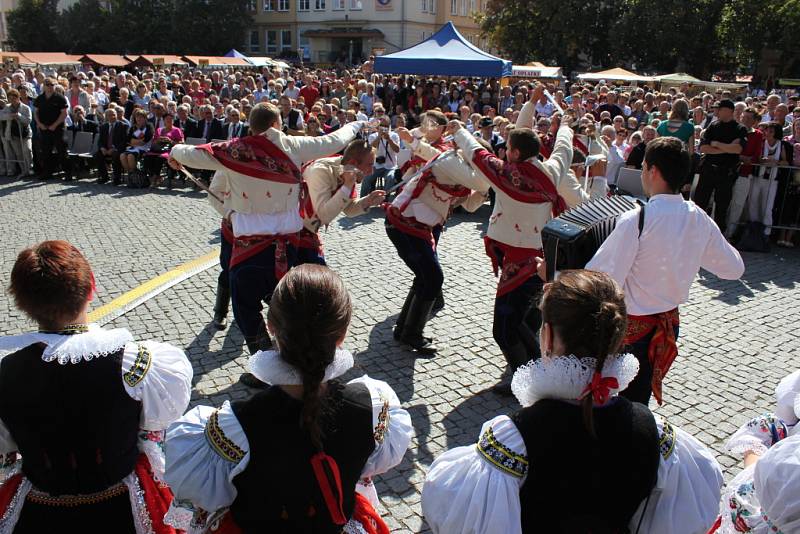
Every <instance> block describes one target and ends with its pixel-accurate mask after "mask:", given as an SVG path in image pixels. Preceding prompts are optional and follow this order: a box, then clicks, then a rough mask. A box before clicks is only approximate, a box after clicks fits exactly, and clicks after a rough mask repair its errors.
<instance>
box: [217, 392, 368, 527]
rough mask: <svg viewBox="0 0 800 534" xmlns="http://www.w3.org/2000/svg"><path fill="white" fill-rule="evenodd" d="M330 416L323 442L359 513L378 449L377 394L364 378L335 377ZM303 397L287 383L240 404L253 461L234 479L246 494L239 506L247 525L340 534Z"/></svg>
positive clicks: (349, 505) (349, 504)
mask: <svg viewBox="0 0 800 534" xmlns="http://www.w3.org/2000/svg"><path fill="white" fill-rule="evenodd" d="M325 405H326V409H325V412H324V413H325V414H326V415H325V416H324V418H323V421H324V422H323V425H322V426H323V429H324V436H323V448H324V451H325V454H327V455H329V456H332V457H333V458H334V460H336V463H337V465H338V467H339V473H340V476H341V481H342V491H343V494H344V499H343V500H344V506H343V509H344V514H345V517H348V518H349V517H351V516H352V514H353V508H354V506H355V487H356V483H357V482H358V479H359V478H360V477H361V471H362V470H363V468H364V465H365V464H366V462H367V459H368V458H369V455H370V454H372V451H373V450H374V449H375V441H374V438H373V429H372V401H371V397H370V393H369V390H368V389H367V387H366V386H364V385H363V384H353V385H348V386H342V385H341V384H340V383H338V382H336V381H331V382H329V383H328V393H327V395H326V400H325ZM302 407H303V404H302V402H300V401H298V400H297V399H294V398H292V397H290V396H289V395H287V394H286V393H285V392H284V391H283V390H281V389H280V388H279V387H271V388H269V389H267V390H266V391H263V392H261V393H258V394H256V395H255V396H253V397H252V398H250V399H249V400H246V401H240V402H236V403H234V404H233V412H234V413H235V414H236V418H237V419H238V420H239V424H241V426H242V429H243V430H244V432H245V434H246V435H247V441H248V442H249V444H250V461H249V463H248V465H247V468H246V469H245V470H244V471H243V472H242V473H241V474H239V475H238V476H237V477H236V478H235V479H234V480H233V483H234V485H235V486H236V489H237V490H238V496H237V497H236V500H235V501H234V503H233V505H232V506H231V511H232V513H233V517H234V519H235V520H236V523H237V525H239V527H240V528H241V529H242V530H243V531H244V532H245V533H246V534H249V533H262V532H269V533H270V534H302V533H312V532H313V533H314V534H325V533H331V534H334V533H336V534H338V533H339V532H341V527H340V526H336V525H334V524H333V522H332V520H331V517H330V513H329V512H328V509H327V507H326V506H325V501H324V499H323V497H322V492H321V490H320V489H319V485H318V484H317V480H316V478H315V477H314V471H313V469H312V467H311V463H310V459H311V457H312V456H313V455H314V454H315V453H316V452H317V451H316V450H315V449H314V447H313V445H312V444H311V440H310V438H309V436H308V434H307V432H305V431H304V430H303V429H301V428H300V415H301V410H302Z"/></svg>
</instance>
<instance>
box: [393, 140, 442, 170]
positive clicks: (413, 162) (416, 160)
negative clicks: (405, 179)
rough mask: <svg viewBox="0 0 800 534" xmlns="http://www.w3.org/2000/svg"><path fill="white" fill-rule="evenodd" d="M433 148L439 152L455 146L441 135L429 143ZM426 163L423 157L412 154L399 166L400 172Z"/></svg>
mask: <svg viewBox="0 0 800 534" xmlns="http://www.w3.org/2000/svg"><path fill="white" fill-rule="evenodd" d="M430 145H431V146H432V147H433V148H435V149H437V150H438V151H439V152H446V151H448V150H450V149H451V148H455V147H454V146H453V144H452V143H449V142H447V141H445V140H444V139H442V138H441V137H440V138H439V139H437V140H436V141H434V142H433V143H431V144H430ZM425 163H427V162H426V161H425V160H424V159H422V158H421V157H419V156H412V157H411V159H410V160H408V161H406V162H405V163H404V164H403V166H402V167H400V174H401V175H403V174H405V173H406V171H408V169H410V168H412V167H414V168H417V167H422V166H423V165H425Z"/></svg>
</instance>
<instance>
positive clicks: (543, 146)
mask: <svg viewBox="0 0 800 534" xmlns="http://www.w3.org/2000/svg"><path fill="white" fill-rule="evenodd" d="M554 143H555V139H554V138H553V136H552V135H550V134H549V133H548V134H547V135H541V136H539V154H540V155H541V156H542V158H544V159H547V158H549V157H550V156H551V155H552V154H553V144H554Z"/></svg>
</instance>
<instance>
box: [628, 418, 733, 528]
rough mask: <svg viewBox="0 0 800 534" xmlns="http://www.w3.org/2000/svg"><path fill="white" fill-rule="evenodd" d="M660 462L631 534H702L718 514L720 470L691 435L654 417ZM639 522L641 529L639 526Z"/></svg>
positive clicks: (703, 446) (635, 517)
mask: <svg viewBox="0 0 800 534" xmlns="http://www.w3.org/2000/svg"><path fill="white" fill-rule="evenodd" d="M656 422H657V424H658V431H659V436H660V439H659V445H660V449H661V458H660V463H659V466H658V481H657V482H656V486H655V488H653V491H652V492H651V493H650V499H649V501H648V500H645V502H643V503H642V504H641V505H640V506H639V509H638V510H637V511H636V513H635V514H634V516H633V518H632V519H631V522H630V524H629V528H630V531H631V532H637V529H638V532H647V533H648V534H705V533H706V532H707V531H708V528H709V527H710V526H711V525H712V524H713V523H714V521H715V520H716V518H717V513H718V512H719V498H720V493H721V488H722V483H723V478H722V469H721V468H720V466H719V464H718V463H717V461H716V459H715V458H714V455H713V454H712V452H711V451H710V450H709V449H708V448H707V447H706V446H705V445H703V444H702V443H700V442H699V441H697V440H696V439H695V438H694V437H692V436H691V435H690V434H688V433H686V432H684V431H683V430H681V429H680V428H676V427H673V426H672V425H670V424H669V423H667V422H666V421H661V420H660V419H659V418H658V417H656ZM640 522H641V527H640V526H639V525H640Z"/></svg>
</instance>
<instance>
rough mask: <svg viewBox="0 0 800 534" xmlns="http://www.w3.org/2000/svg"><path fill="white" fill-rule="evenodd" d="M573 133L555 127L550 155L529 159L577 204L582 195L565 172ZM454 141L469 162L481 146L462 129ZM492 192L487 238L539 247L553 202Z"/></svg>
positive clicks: (566, 196)
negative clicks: (542, 231) (556, 130)
mask: <svg viewBox="0 0 800 534" xmlns="http://www.w3.org/2000/svg"><path fill="white" fill-rule="evenodd" d="M525 106H528V104H525ZM523 109H524V107H523ZM520 118H522V113H520ZM572 135H573V134H572V130H570V129H569V128H568V127H566V126H565V127H562V128H561V129H559V130H558V135H557V136H556V141H555V144H554V146H553V153H552V155H551V156H550V158H548V159H547V160H546V161H544V162H540V161H539V160H538V159H536V158H531V159H530V160H529V162H530V163H532V164H533V165H535V166H536V167H538V168H539V169H540V170H541V171H542V172H544V173H545V174H546V175H547V176H548V177H549V178H550V180H552V182H553V184H555V186H556V189H557V190H558V191H559V194H561V195H562V196H564V197H565V200H566V201H567V203H568V204H570V203H571V202H572V203H575V204H577V203H580V202H581V198H582V196H581V195H578V194H573V193H574V192H575V185H576V184H575V183H572V182H575V178H574V175H573V176H572V178H571V179H570V177H569V173H568V171H569V166H570V163H572ZM454 141H455V143H456V144H457V145H458V147H459V148H460V149H461V150H463V151H464V154H469V155H470V156H469V158H468V159H469V162H470V163H472V154H473V153H474V152H475V151H476V150H480V149H482V148H483V147H482V146H481V145H480V144H479V143H478V141H477V140H476V139H475V138H474V137H473V136H472V134H470V133H469V132H468V131H467V130H465V129H461V130H459V131H458V132H457V133H456V135H455V136H454ZM475 170H476V172H477V174H478V175H479V176H481V177H482V178H483V179H484V180H485V181H486V183H487V184H488V185H489V186H491V181H490V180H489V178H488V177H487V176H485V175H484V174H483V173H482V172H480V171H479V170H478V169H477V168H475ZM578 190H580V184H578ZM494 191H495V204H494V211H493V212H492V216H491V217H490V218H489V229H488V231H487V235H488V236H489V238H491V239H494V240H496V241H499V242H501V243H505V244H507V245H511V246H514V247H521V248H533V249H540V248H542V237H541V234H540V232H541V230H542V227H543V226H544V225H545V224H546V223H547V221H549V220H550V219H551V218H552V204H551V203H550V202H545V203H542V204H526V203H524V202H519V201H517V200H514V199H513V198H511V197H510V196H509V195H507V194H506V193H504V192H503V191H501V190H500V189H499V188H494ZM565 194H566V195H565Z"/></svg>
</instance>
